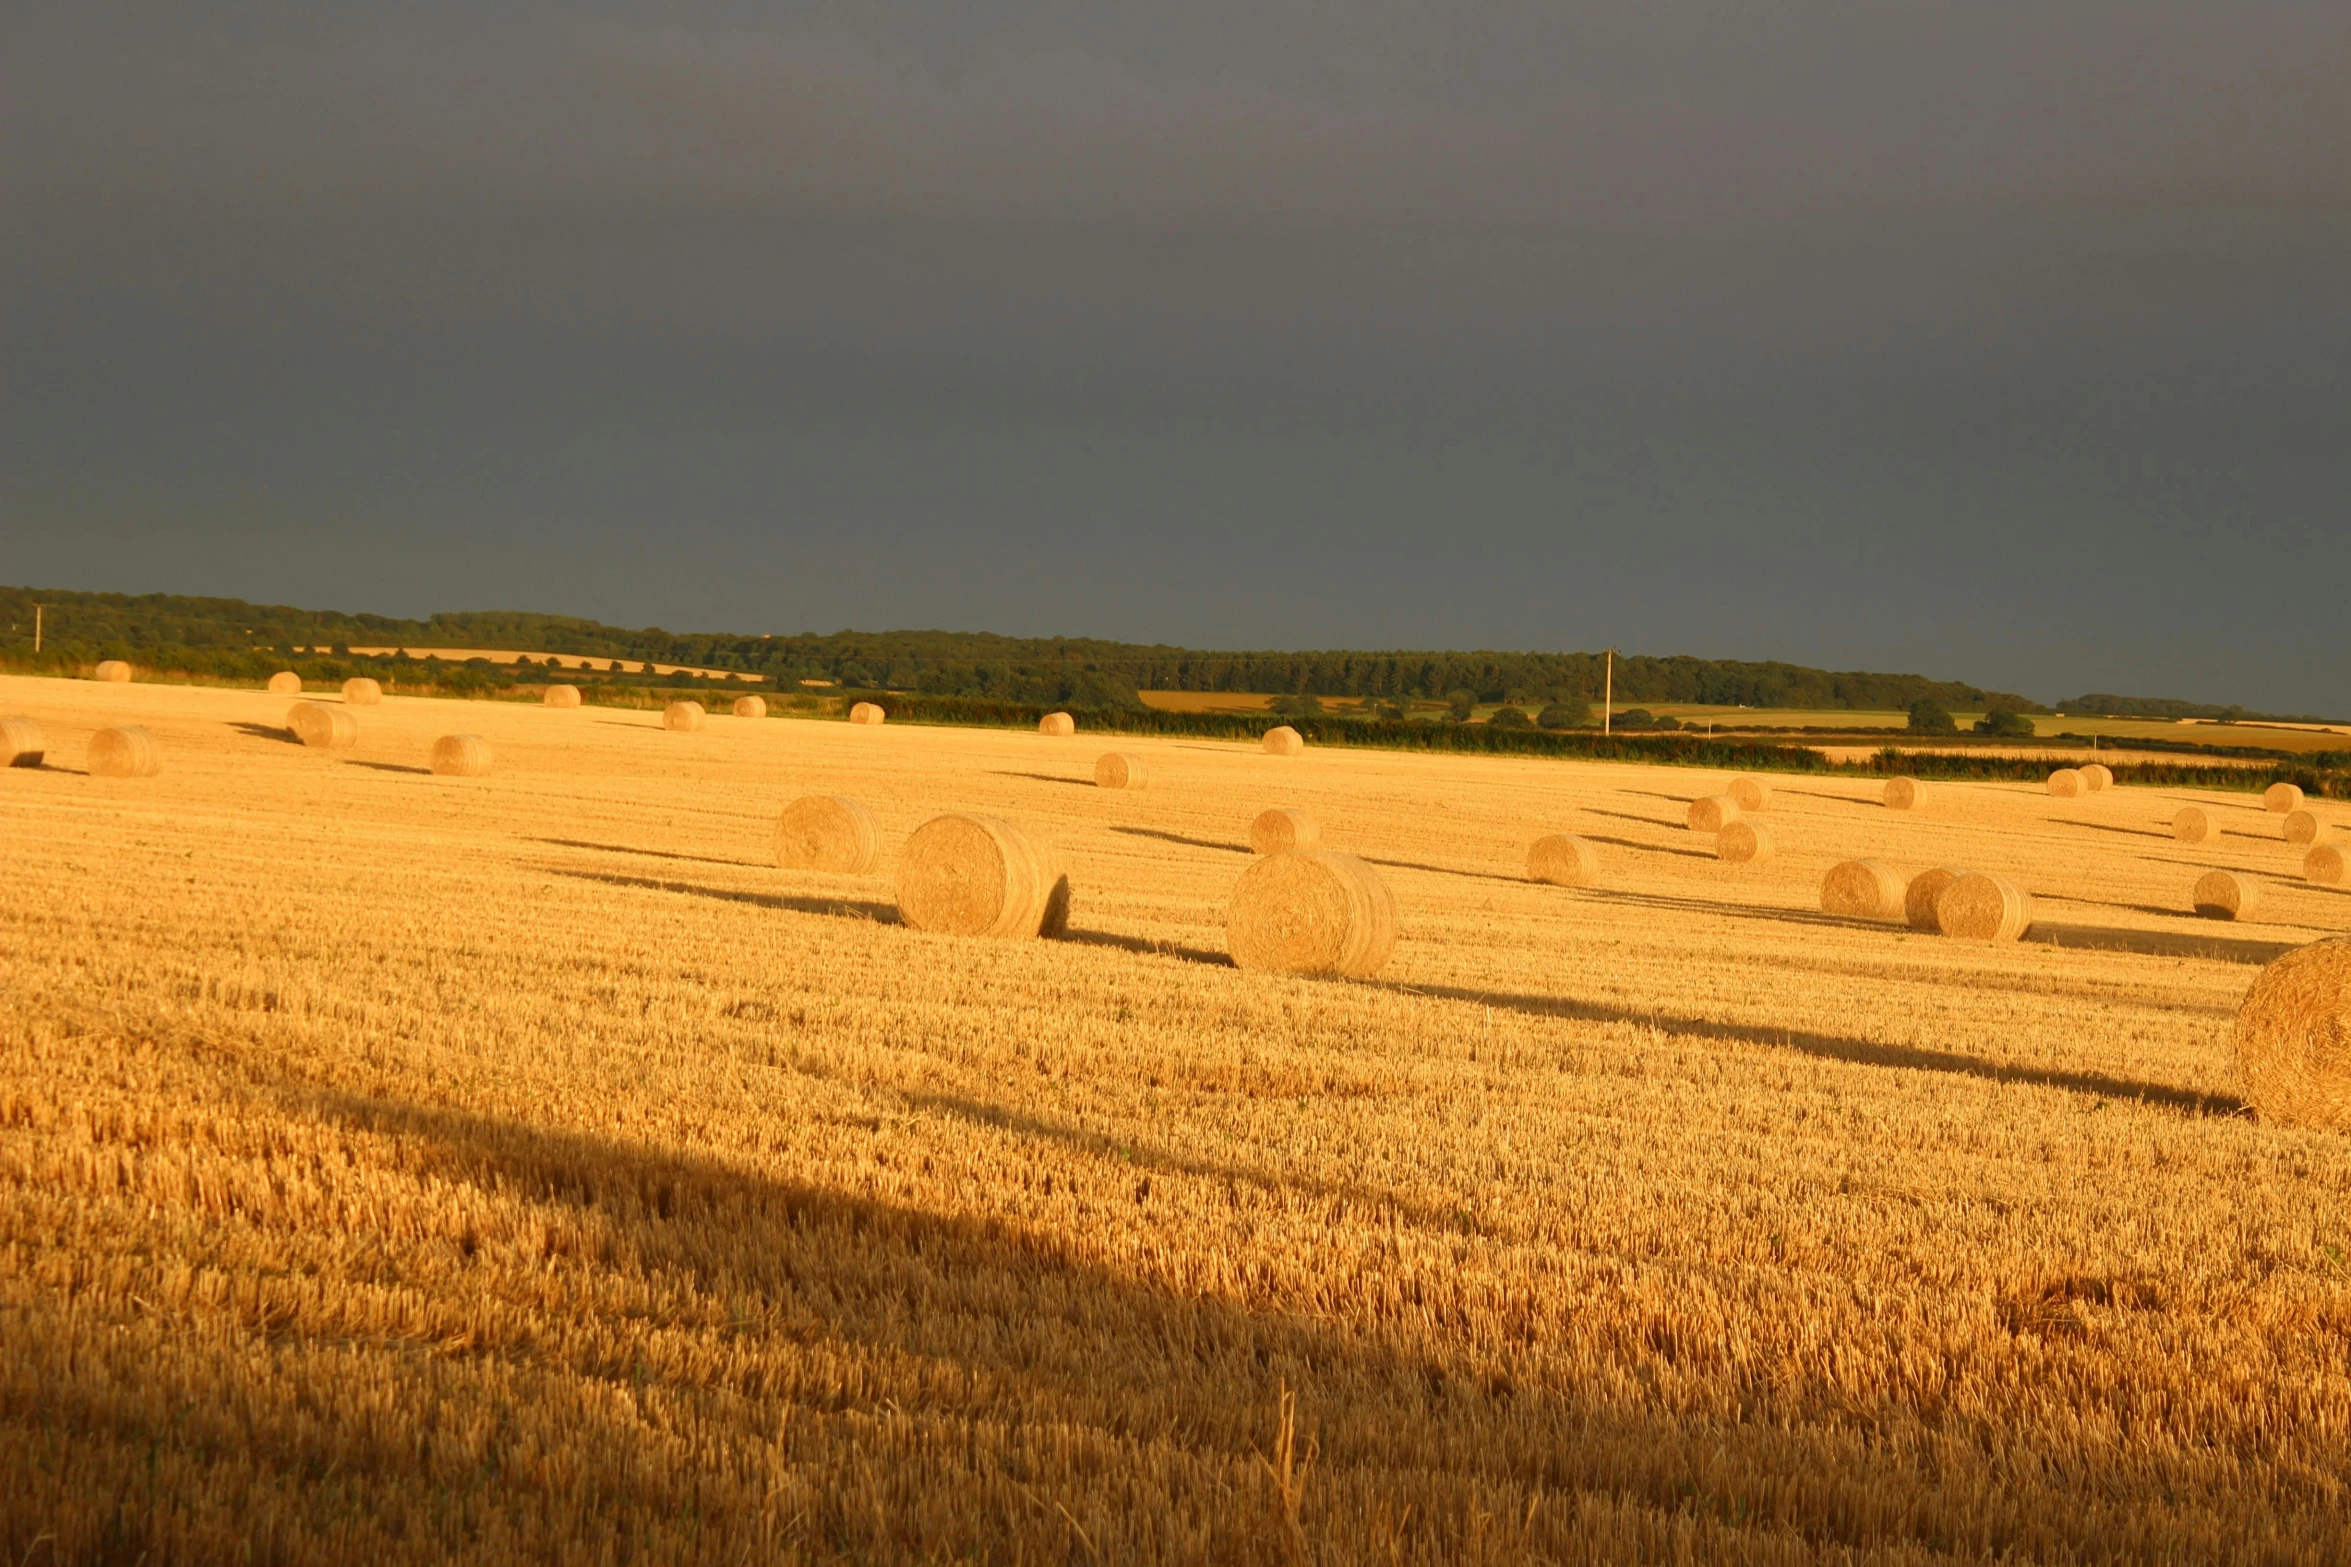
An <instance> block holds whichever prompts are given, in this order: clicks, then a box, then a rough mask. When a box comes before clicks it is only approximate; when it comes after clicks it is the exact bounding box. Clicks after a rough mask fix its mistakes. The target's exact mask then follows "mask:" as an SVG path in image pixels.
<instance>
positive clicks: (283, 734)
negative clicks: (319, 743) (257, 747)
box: [229, 719, 302, 746]
mask: <svg viewBox="0 0 2351 1567" xmlns="http://www.w3.org/2000/svg"><path fill="white" fill-rule="evenodd" d="M229 727H230V728H231V729H234V730H235V731H236V732H237V733H239V734H241V735H244V736H246V737H247V738H249V739H253V740H275V741H278V742H279V743H281V744H284V745H293V746H298V745H300V744H301V743H302V742H301V740H300V739H299V738H298V737H296V735H295V733H294V731H293V730H291V729H288V728H287V727H286V726H285V725H283V724H256V723H249V722H247V721H246V720H244V719H235V720H232V721H231V722H230V724H229Z"/></svg>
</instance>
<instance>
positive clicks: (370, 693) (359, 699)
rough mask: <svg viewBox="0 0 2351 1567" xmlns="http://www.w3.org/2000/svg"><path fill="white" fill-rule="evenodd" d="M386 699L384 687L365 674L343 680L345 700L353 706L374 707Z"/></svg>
mask: <svg viewBox="0 0 2351 1567" xmlns="http://www.w3.org/2000/svg"><path fill="white" fill-rule="evenodd" d="M383 699H384V688H383V687H382V686H379V685H377V684H376V683H375V682H374V681H372V680H370V679H368V678H367V677H366V676H365V675H359V676H355V677H353V678H352V679H349V680H346V681H344V682H343V701H344V702H345V703H346V704H347V705H349V706H352V707H374V706H375V705H376V704H377V703H379V702H381V701H383Z"/></svg>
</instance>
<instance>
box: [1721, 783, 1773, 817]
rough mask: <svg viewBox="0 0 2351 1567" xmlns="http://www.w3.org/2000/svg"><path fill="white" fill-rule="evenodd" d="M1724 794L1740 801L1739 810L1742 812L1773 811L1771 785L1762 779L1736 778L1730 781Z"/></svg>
mask: <svg viewBox="0 0 2351 1567" xmlns="http://www.w3.org/2000/svg"><path fill="white" fill-rule="evenodd" d="M1723 793H1725V794H1727V795H1729V796H1730V797H1731V798H1732V799H1734V800H1736V801H1738V802H1739V809H1740V810H1742V811H1768V810H1770V809H1771V785H1769V784H1767V783H1765V782H1764V781H1763V780H1762V779H1760V778H1748V777H1744V776H1742V777H1738V778H1734V779H1732V780H1731V781H1730V786H1729V787H1728V788H1726V789H1724V790H1723Z"/></svg>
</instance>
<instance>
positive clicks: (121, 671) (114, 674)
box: [90, 658, 131, 685]
mask: <svg viewBox="0 0 2351 1567" xmlns="http://www.w3.org/2000/svg"><path fill="white" fill-rule="evenodd" d="M90 673H91V674H92V675H94V676H96V677H97V678H98V679H100V680H105V681H110V682H112V683H113V684H115V685H120V684H122V683H123V682H124V681H125V680H128V679H130V678H131V666H130V665H128V664H126V663H124V662H123V661H122V660H121V659H119V658H103V659H100V660H99V661H98V667H97V668H96V669H93V670H92V671H90Z"/></svg>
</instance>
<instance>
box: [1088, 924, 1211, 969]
mask: <svg viewBox="0 0 2351 1567" xmlns="http://www.w3.org/2000/svg"><path fill="white" fill-rule="evenodd" d="M1060 939H1061V940H1063V941H1074V942H1076V943H1077V944H1078V945H1079V946H1082V947H1116V948H1118V949H1119V950H1120V951H1121V952H1139V953H1141V954H1143V955H1144V956H1145V957H1154V958H1180V959H1182V960H1183V961H1184V962H1186V963H1205V964H1207V965H1209V966H1210V967H1211V968H1231V967H1233V960H1232V956H1231V954H1229V953H1223V952H1210V951H1209V950H1208V949H1207V948H1205V947H1179V946H1177V945H1176V944H1175V943H1174V942H1172V941H1154V940H1152V939H1151V938H1150V937H1148V936H1121V935H1119V934H1117V933H1116V932H1113V931H1107V930H1069V931H1064V932H1062V934H1061V938H1060Z"/></svg>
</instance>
